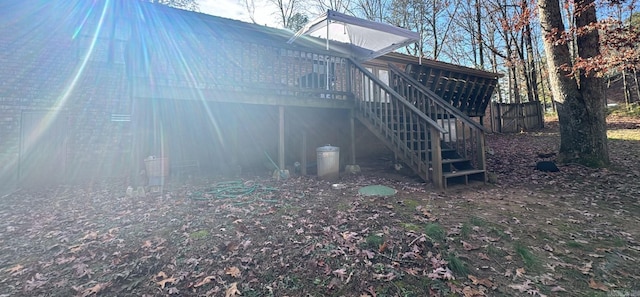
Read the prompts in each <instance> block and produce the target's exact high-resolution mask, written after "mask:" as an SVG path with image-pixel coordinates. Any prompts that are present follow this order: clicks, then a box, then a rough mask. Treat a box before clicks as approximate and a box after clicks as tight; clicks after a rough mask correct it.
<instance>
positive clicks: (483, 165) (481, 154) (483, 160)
mask: <svg viewBox="0 0 640 297" xmlns="http://www.w3.org/2000/svg"><path fill="white" fill-rule="evenodd" d="M476 133H478V137H477V139H478V148H477V150H478V160H477V162H478V165H477V166H478V169H482V170H484V174H483V175H484V178H483V179H482V181H483V182H485V183H486V182H487V155H486V147H485V137H484V133H482V131H476Z"/></svg>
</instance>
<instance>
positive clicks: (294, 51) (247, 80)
mask: <svg viewBox="0 0 640 297" xmlns="http://www.w3.org/2000/svg"><path fill="white" fill-rule="evenodd" d="M202 42H203V43H205V44H199V45H198V46H197V47H196V46H185V47H183V50H184V51H193V53H184V52H183V53H180V55H179V56H180V57H182V59H176V58H175V54H173V55H172V53H171V52H170V51H157V52H150V53H146V54H145V53H132V54H130V55H129V56H130V57H131V59H130V60H129V61H127V62H126V64H127V66H128V67H127V69H128V70H127V73H128V75H129V76H130V77H131V78H133V79H135V80H137V81H140V82H145V81H146V82H147V84H148V85H151V86H158V87H174V88H176V87H177V88H190V89H202V90H220V91H231V92H243V93H259V94H276V95H279V96H294V97H305V98H331V99H338V100H347V99H350V98H351V92H350V89H351V86H349V85H348V82H349V81H350V79H349V77H348V75H349V64H350V62H349V58H347V57H345V56H340V55H338V54H335V53H328V52H326V51H321V50H320V51H313V50H310V49H306V48H304V49H303V48H300V47H295V46H288V45H286V44H277V45H269V44H257V43H251V42H246V41H238V40H217V39H215V38H206V39H202ZM140 61H147V62H140ZM141 70H143V71H141ZM143 85H144V84H143Z"/></svg>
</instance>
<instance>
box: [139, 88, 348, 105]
mask: <svg viewBox="0 0 640 297" xmlns="http://www.w3.org/2000/svg"><path fill="white" fill-rule="evenodd" d="M324 92H325V93H326V91H324ZM330 93H332V94H337V95H339V96H347V97H349V98H348V99H326V98H324V99H323V98H319V97H312V95H314V94H315V93H313V92H312V91H310V92H309V93H308V94H309V95H310V96H304V95H300V94H299V95H294V94H292V95H286V94H284V95H283V94H277V93H274V92H273V90H267V89H265V90H260V89H253V90H250V91H241V90H224V89H197V88H188V87H169V86H150V85H149V84H148V83H140V84H138V85H137V86H136V87H134V90H133V94H132V95H133V96H134V98H135V99H140V98H149V99H160V100H199V101H207V102H227V103H243V104H257V105H283V106H299V107H319V108H338V109H350V108H353V106H354V100H353V98H352V97H350V96H351V95H349V94H347V93H344V92H330Z"/></svg>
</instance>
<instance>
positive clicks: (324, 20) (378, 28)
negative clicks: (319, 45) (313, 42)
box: [289, 10, 420, 61]
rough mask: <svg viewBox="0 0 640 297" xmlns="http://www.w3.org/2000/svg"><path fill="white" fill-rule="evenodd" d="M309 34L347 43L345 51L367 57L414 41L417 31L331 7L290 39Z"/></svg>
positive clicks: (364, 59)
mask: <svg viewBox="0 0 640 297" xmlns="http://www.w3.org/2000/svg"><path fill="white" fill-rule="evenodd" d="M301 35H309V36H313V37H319V38H323V39H326V40H327V50H328V49H329V40H332V41H337V42H342V43H345V44H347V45H349V54H350V55H351V56H352V57H353V58H354V59H356V60H358V61H367V60H371V59H373V58H375V57H378V56H382V55H384V54H386V53H389V52H392V51H394V50H396V49H398V48H401V47H403V46H406V45H408V44H411V43H413V42H416V41H417V40H418V39H419V38H420V35H419V34H418V33H416V32H412V31H409V30H407V29H403V28H398V27H395V26H391V25H388V24H383V23H378V22H373V21H368V20H365V19H360V18H356V17H353V16H349V15H346V14H342V13H339V12H336V11H333V10H327V12H326V13H325V14H323V15H321V16H320V17H318V18H317V19H315V20H313V21H311V22H309V23H307V24H306V25H305V26H304V27H303V28H302V29H300V31H298V32H297V33H296V34H295V35H294V36H293V37H292V38H291V39H290V40H289V43H291V42H293V41H294V40H295V39H296V38H298V37H299V36H301Z"/></svg>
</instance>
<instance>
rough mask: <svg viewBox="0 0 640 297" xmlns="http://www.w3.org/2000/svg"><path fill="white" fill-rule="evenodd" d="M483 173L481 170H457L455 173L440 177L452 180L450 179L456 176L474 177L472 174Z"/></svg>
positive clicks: (444, 174)
mask: <svg viewBox="0 0 640 297" xmlns="http://www.w3.org/2000/svg"><path fill="white" fill-rule="evenodd" d="M483 172H484V170H482V169H468V170H458V171H455V172H447V173H443V174H442V176H443V177H444V178H445V179H446V178H452V177H458V176H465V175H474V174H478V173H483Z"/></svg>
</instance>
